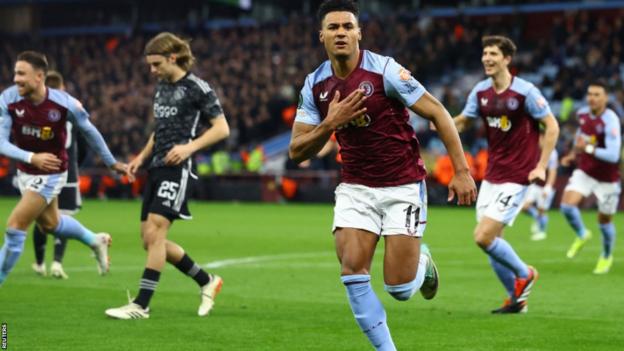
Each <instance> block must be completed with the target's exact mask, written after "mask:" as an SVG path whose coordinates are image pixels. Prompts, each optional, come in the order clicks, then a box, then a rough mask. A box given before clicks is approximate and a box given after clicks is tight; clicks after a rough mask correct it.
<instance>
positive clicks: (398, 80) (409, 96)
mask: <svg viewBox="0 0 624 351" xmlns="http://www.w3.org/2000/svg"><path fill="white" fill-rule="evenodd" d="M383 80H384V89H385V91H386V95H387V96H389V97H393V98H396V99H398V100H400V101H401V102H402V103H403V105H405V106H406V107H411V106H412V105H414V104H415V103H416V102H417V101H418V100H419V99H420V98H421V97H422V96H423V95H425V93H426V92H427V90H426V89H425V87H424V86H423V85H422V84H420V82H419V81H417V80H416V78H414V77H412V74H411V73H410V71H408V70H407V69H405V68H403V66H401V65H400V64H398V63H397V62H396V61H395V60H394V59H392V58H390V59H388V63H387V64H386V67H385V69H384V71H383Z"/></svg>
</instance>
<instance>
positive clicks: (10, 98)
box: [0, 85, 23, 105]
mask: <svg viewBox="0 0 624 351" xmlns="http://www.w3.org/2000/svg"><path fill="white" fill-rule="evenodd" d="M0 98H2V101H4V102H5V103H6V104H7V105H8V104H12V103H15V102H18V101H20V100H22V99H23V97H21V96H20V94H19V93H18V92H17V85H13V86H10V87H8V88H6V89H4V90H3V91H2V93H1V94H0Z"/></svg>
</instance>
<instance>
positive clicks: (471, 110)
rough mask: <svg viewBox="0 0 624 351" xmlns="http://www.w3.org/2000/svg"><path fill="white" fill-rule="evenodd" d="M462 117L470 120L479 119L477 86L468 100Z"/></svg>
mask: <svg viewBox="0 0 624 351" xmlns="http://www.w3.org/2000/svg"><path fill="white" fill-rule="evenodd" d="M462 115H464V116H466V117H468V118H477V117H479V102H478V101H477V87H476V86H475V87H474V88H472V90H471V91H470V94H468V99H466V106H464V110H463V111H462Z"/></svg>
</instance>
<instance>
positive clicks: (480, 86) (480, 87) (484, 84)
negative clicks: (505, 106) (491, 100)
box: [472, 78, 492, 92]
mask: <svg viewBox="0 0 624 351" xmlns="http://www.w3.org/2000/svg"><path fill="white" fill-rule="evenodd" d="M491 87H492V79H490V78H485V79H484V80H482V81H479V82H477V84H475V86H474V88H472V90H474V91H476V92H480V91H484V90H488V89H490V88H491Z"/></svg>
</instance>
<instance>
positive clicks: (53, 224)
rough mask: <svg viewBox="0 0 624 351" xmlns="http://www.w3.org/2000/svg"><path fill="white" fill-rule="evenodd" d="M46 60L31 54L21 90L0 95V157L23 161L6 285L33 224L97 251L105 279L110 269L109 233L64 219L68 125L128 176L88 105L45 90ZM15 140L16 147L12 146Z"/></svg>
mask: <svg viewBox="0 0 624 351" xmlns="http://www.w3.org/2000/svg"><path fill="white" fill-rule="evenodd" d="M47 70H48V62H47V59H46V57H45V55H43V54H41V53H38V52H34V51H25V52H22V53H20V54H19V55H18V57H17V61H16V63H15V77H14V82H15V85H14V86H12V87H10V88H8V89H6V90H5V91H4V92H2V95H0V153H2V154H4V155H6V156H8V157H11V158H13V159H15V160H17V161H19V164H18V173H17V180H18V185H19V189H20V192H21V193H22V197H21V199H20V201H19V202H18V203H17V205H16V206H15V208H14V209H13V211H12V212H11V214H10V216H9V219H8V221H7V229H6V234H5V238H4V244H3V246H2V248H1V249H0V284H1V283H2V282H3V281H4V280H5V279H6V277H7V275H8V274H9V272H11V270H12V269H13V267H14V266H15V264H16V263H17V261H18V259H19V257H20V256H21V254H22V252H23V250H24V242H25V240H26V230H28V227H29V226H30V224H32V222H36V223H37V225H38V226H39V227H40V228H41V229H42V230H43V231H44V232H46V233H53V234H54V235H56V236H57V237H67V238H72V239H77V240H80V241H81V242H82V243H84V244H85V245H87V246H89V247H90V248H91V249H93V252H94V253H95V258H96V260H97V261H98V268H99V269H100V272H101V273H102V274H105V273H107V272H108V270H109V259H108V246H109V245H110V243H111V237H110V235H109V234H106V233H100V234H94V233H93V232H92V231H90V230H89V229H87V228H85V227H84V226H83V225H82V224H80V222H78V221H77V220H76V219H74V218H72V217H71V216H67V215H63V214H59V210H58V200H57V195H58V194H59V193H60V191H61V189H62V188H63V186H64V185H65V183H66V182H67V167H68V164H67V149H66V148H65V142H66V139H67V128H66V122H67V121H68V120H69V121H71V122H72V123H73V124H74V125H75V126H76V127H77V128H78V129H79V130H80V131H81V132H82V133H83V134H84V135H85V138H86V139H87V141H88V143H89V145H90V146H91V147H92V148H93V149H94V150H95V151H96V152H97V154H98V155H99V156H100V157H101V158H102V160H103V161H104V163H105V164H106V165H107V166H108V167H110V168H111V169H112V170H114V171H116V172H118V173H122V174H125V173H126V171H127V166H126V165H125V164H123V163H120V162H117V161H116V160H115V158H114V157H113V155H112V154H111V153H110V151H109V149H108V147H107V146H106V143H105V142H104V139H103V138H102V135H101V134H100V132H98V130H97V129H96V128H95V127H94V126H93V124H91V122H90V121H89V114H88V113H87V111H86V110H85V109H84V107H83V106H82V104H81V103H80V102H79V101H78V100H76V99H74V98H73V97H72V96H70V95H69V94H67V93H66V92H63V91H60V90H56V89H50V88H47V87H46V86H45V77H46V73H47ZM9 137H12V140H13V141H14V144H13V143H11V142H10V141H9Z"/></svg>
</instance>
